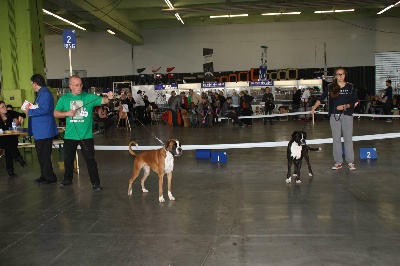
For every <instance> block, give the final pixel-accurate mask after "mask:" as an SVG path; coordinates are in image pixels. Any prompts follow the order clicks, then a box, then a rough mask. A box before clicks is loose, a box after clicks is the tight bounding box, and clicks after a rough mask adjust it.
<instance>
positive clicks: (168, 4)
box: [164, 0, 185, 24]
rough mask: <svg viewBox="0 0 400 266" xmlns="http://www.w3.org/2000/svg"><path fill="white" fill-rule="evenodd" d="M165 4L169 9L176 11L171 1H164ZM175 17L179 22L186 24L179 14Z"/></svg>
mask: <svg viewBox="0 0 400 266" xmlns="http://www.w3.org/2000/svg"><path fill="white" fill-rule="evenodd" d="M164 1H165V3H166V4H167V6H168V7H169V9H175V8H174V6H173V5H172V4H171V2H170V1H169V0H164ZM175 17H176V19H177V20H179V21H180V22H181V23H182V24H185V23H184V22H183V20H182V18H181V16H179V14H178V13H175Z"/></svg>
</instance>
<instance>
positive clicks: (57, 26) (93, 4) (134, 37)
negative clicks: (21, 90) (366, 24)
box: [43, 0, 400, 45]
mask: <svg viewBox="0 0 400 266" xmlns="http://www.w3.org/2000/svg"><path fill="white" fill-rule="evenodd" d="M166 1H168V0H166ZM170 1H171V2H170V7H169V6H168V5H167V2H165V1H164V0H43V8H44V9H46V10H48V11H50V12H52V13H54V14H56V15H58V16H60V17H62V18H64V19H67V20H69V21H71V22H74V23H76V24H78V25H79V26H81V27H84V28H85V29H86V30H87V31H106V30H111V31H113V32H115V34H116V35H115V36H116V37H118V38H120V39H122V40H124V41H126V42H128V43H130V44H132V45H140V44H143V43H144V40H143V38H142V36H141V31H142V30H143V29H152V28H170V27H191V26H204V27H206V26H213V25H224V24H252V23H273V22H298V21H317V20H349V19H354V18H381V17H395V18H397V19H400V2H397V1H396V0H395V1H393V0H392V1H390V0H374V1H370V0H358V1H345V0H343V1H342V0H331V1H326V0H315V1H301V0H300V1H299V0H286V1H284V0H276V1H257V0H247V1H244V0H225V1H221V0H196V1H195V0H187V1H182V0H177V1H174V0H170ZM396 3H399V4H397V5H396ZM390 5H394V6H393V8H391V9H389V10H387V11H386V12H384V13H382V14H377V13H378V12H379V11H381V10H383V9H384V8H386V7H388V6H390ZM171 7H172V8H173V9H172V8H171ZM349 9H354V11H352V12H350V11H348V10H349ZM343 10H344V11H347V12H337V11H343ZM316 11H336V12H330V13H315V12H316ZM291 12H301V13H300V14H298V13H297V14H293V13H292V14H290V13H291ZM265 13H275V14H270V15H261V14H265ZM288 13H289V14H288ZM176 14H178V16H177V15H176ZM244 14H247V16H245V15H244ZM220 15H224V17H219V18H210V16H220ZM235 15H242V16H238V17H235ZM43 17H44V25H45V29H46V33H48V34H61V32H62V29H67V28H68V29H71V28H73V26H71V25H69V24H67V23H66V22H63V21H61V20H59V19H57V18H55V17H53V16H51V15H48V14H44V16H43ZM177 17H180V18H181V19H182V22H181V21H179V20H178V19H177ZM399 21H400V20H399ZM76 30H77V31H80V30H79V29H76Z"/></svg>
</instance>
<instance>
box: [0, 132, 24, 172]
mask: <svg viewBox="0 0 400 266" xmlns="http://www.w3.org/2000/svg"><path fill="white" fill-rule="evenodd" d="M0 149H4V150H5V152H6V154H5V155H6V168H7V170H11V171H14V159H18V158H19V157H21V153H20V152H19V150H18V137H17V136H3V137H0Z"/></svg>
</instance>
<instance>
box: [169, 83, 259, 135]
mask: <svg viewBox="0 0 400 266" xmlns="http://www.w3.org/2000/svg"><path fill="white" fill-rule="evenodd" d="M253 99H254V97H253V96H251V95H249V93H248V91H241V92H240V93H239V94H238V93H237V91H233V94H232V95H231V96H229V97H225V96H224V92H223V91H219V92H212V91H208V92H202V93H201V95H199V94H197V93H195V92H194V91H193V90H189V93H188V96H186V93H185V92H181V93H180V94H179V95H177V94H176V92H175V91H172V92H171V96H170V98H169V99H168V103H167V105H168V108H169V110H170V112H171V115H172V125H173V126H174V127H179V126H183V124H182V123H181V124H179V123H178V120H179V119H178V118H179V117H178V116H179V115H180V116H182V114H188V116H189V118H188V119H189V122H190V126H191V127H213V126H218V125H220V118H221V117H227V118H230V119H232V120H233V122H234V123H233V125H234V126H242V127H251V126H252V119H251V118H243V119H241V120H239V119H238V117H239V116H251V115H252V106H251V103H252V102H253ZM180 120H183V117H181V119H180Z"/></svg>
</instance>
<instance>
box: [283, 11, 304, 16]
mask: <svg viewBox="0 0 400 266" xmlns="http://www.w3.org/2000/svg"><path fill="white" fill-rule="evenodd" d="M300 14H301V12H283V13H282V15H300Z"/></svg>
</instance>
